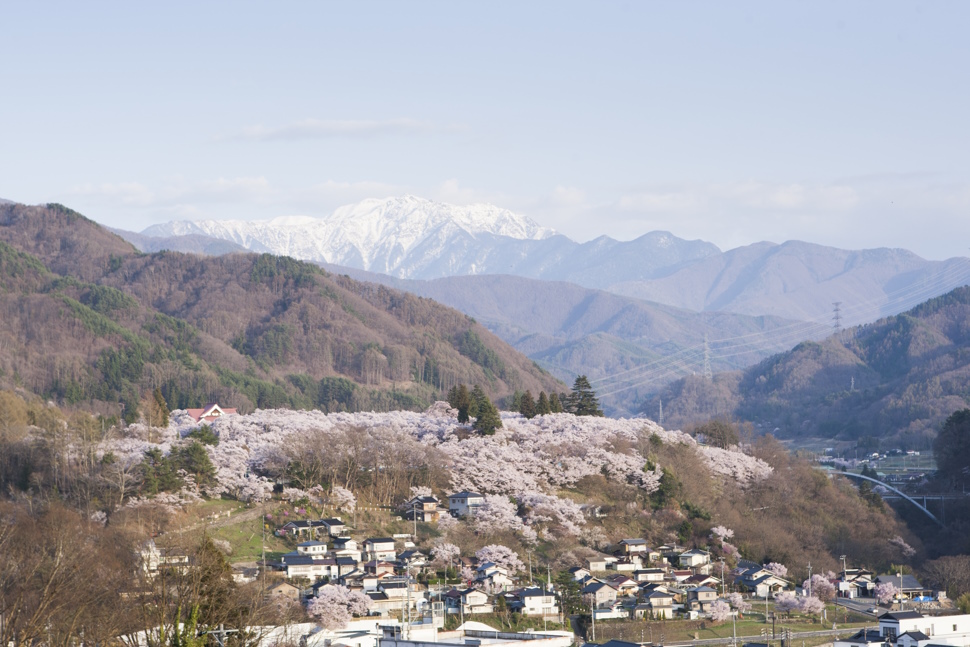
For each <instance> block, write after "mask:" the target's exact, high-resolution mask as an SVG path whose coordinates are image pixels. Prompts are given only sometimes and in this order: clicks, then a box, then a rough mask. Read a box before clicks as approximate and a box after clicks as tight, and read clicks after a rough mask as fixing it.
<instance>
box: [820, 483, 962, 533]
mask: <svg viewBox="0 0 970 647" xmlns="http://www.w3.org/2000/svg"><path fill="white" fill-rule="evenodd" d="M828 472H829V473H830V474H841V475H842V476H848V477H849V478H854V479H862V480H864V481H870V482H872V483H875V484H876V485H881V486H882V487H884V488H886V489H887V490H889V491H891V492H895V493H896V494H897V495H898V496H900V497H902V498H903V499H906V500H907V501H909V502H910V503H912V504H913V505H915V506H916V507H917V508H919V509H920V510H922V511H923V512H924V513H925V514H926V516H927V517H929V518H930V519H932V520H933V521H935V522H936V523H937V525H939V526H941V527H942V526H943V522H942V521H940V520H939V519H937V518H936V515H934V514H933V513H932V512H930V511H929V510H927V509H926V506H925V505H920V503H919V501H917V500H916V499H914V498H913V497H911V496H909V495H908V494H906V493H904V492H901V491H899V490H897V489H896V488H894V487H893V486H891V485H888V484H886V483H883V482H882V481H880V480H878V479H874V478H870V477H868V476H863V475H862V474H854V473H852V472H842V471H839V470H828Z"/></svg>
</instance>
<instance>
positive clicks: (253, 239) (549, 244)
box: [142, 196, 720, 287]
mask: <svg viewBox="0 0 970 647" xmlns="http://www.w3.org/2000/svg"><path fill="white" fill-rule="evenodd" d="M142 235H143V236H149V237H153V238H176V237H180V236H182V237H184V236H190V237H191V236H204V237H208V238H216V239H221V240H226V241H230V242H232V243H235V244H237V245H240V246H241V247H243V248H245V249H248V250H251V251H254V252H267V253H271V254H282V255H287V256H292V257H294V258H299V259H301V260H306V261H315V262H324V263H332V264H334V265H341V266H344V267H350V268H355V269H362V270H367V271H371V272H378V273H381V274H388V275H391V276H395V277H398V278H409V279H435V278H441V277H445V276H464V275H475V274H515V275H519V276H528V277H532V278H542V279H550V280H561V281H573V282H577V283H582V284H584V285H590V284H592V285H594V286H596V287H600V286H607V285H610V284H612V283H614V282H616V281H617V280H637V279H642V278H646V277H647V276H650V275H651V274H652V272H654V271H656V270H658V269H660V268H666V267H672V266H676V265H678V264H680V263H682V262H685V261H688V260H695V259H698V258H703V257H706V256H710V255H714V254H718V253H719V252H720V250H718V248H717V247H715V246H714V245H712V244H710V243H705V242H702V241H685V240H682V239H680V238H677V237H676V236H673V235H672V234H669V233H667V232H652V233H649V234H646V235H645V236H642V237H641V238H639V239H637V240H635V241H630V242H619V241H616V240H613V239H612V238H609V237H606V236H602V237H600V238H597V239H596V240H592V241H590V242H588V243H583V244H580V243H577V242H575V241H572V240H570V239H568V238H566V237H565V236H563V235H561V234H557V233H556V232H555V231H554V230H552V229H547V228H544V227H541V226H539V225H538V224H536V223H535V222H534V221H532V220H530V219H529V218H527V217H525V216H522V215H518V214H515V213H513V212H511V211H509V210H508V209H502V208H500V207H496V206H492V205H487V204H476V205H469V206H455V205H450V204H443V203H440V202H434V201H432V200H425V199H422V198H417V197H414V196H403V197H400V198H386V199H382V200H376V199H374V200H364V201H363V202H360V203H358V204H353V205H348V206H345V207H340V208H339V209H337V210H336V211H334V212H333V213H332V214H331V215H329V216H326V217H323V218H311V217H306V216H289V217H283V218H274V219H273V220H264V221H241V220H219V221H217V220H201V221H178V222H170V223H166V224H162V225H154V226H152V227H149V228H148V229H146V230H145V231H144V232H142ZM146 247H150V246H146ZM618 277H622V279H618Z"/></svg>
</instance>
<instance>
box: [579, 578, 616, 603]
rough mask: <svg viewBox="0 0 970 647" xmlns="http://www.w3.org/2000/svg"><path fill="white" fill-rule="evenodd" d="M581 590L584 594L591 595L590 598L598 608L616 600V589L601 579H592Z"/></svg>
mask: <svg viewBox="0 0 970 647" xmlns="http://www.w3.org/2000/svg"><path fill="white" fill-rule="evenodd" d="M580 592H581V593H582V594H583V596H589V597H588V599H589V600H590V601H591V602H592V604H593V607H594V608H596V609H601V608H606V607H608V606H609V605H611V604H613V603H614V602H616V597H617V592H616V589H615V588H613V587H612V586H610V585H609V584H607V583H606V582H600V581H599V580H593V581H590V582H589V583H588V584H587V585H586V586H584V587H583V588H582V589H581V590H580Z"/></svg>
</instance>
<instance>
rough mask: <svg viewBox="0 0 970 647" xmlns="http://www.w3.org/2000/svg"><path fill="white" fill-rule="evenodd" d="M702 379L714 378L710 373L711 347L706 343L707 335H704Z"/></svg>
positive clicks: (711, 372) (712, 373)
mask: <svg viewBox="0 0 970 647" xmlns="http://www.w3.org/2000/svg"><path fill="white" fill-rule="evenodd" d="M704 377H706V378H707V379H709V380H711V379H713V378H714V372H713V371H711V347H710V345H709V344H708V343H707V334H706V333H705V335H704Z"/></svg>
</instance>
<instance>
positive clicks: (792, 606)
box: [775, 591, 799, 615]
mask: <svg viewBox="0 0 970 647" xmlns="http://www.w3.org/2000/svg"><path fill="white" fill-rule="evenodd" d="M798 608H799V601H798V597H797V596H796V595H795V594H794V593H792V592H791V591H781V592H780V593H778V594H777V595H776V596H775V610H776V611H780V612H781V613H785V614H788V615H791V613H792V611H798Z"/></svg>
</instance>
